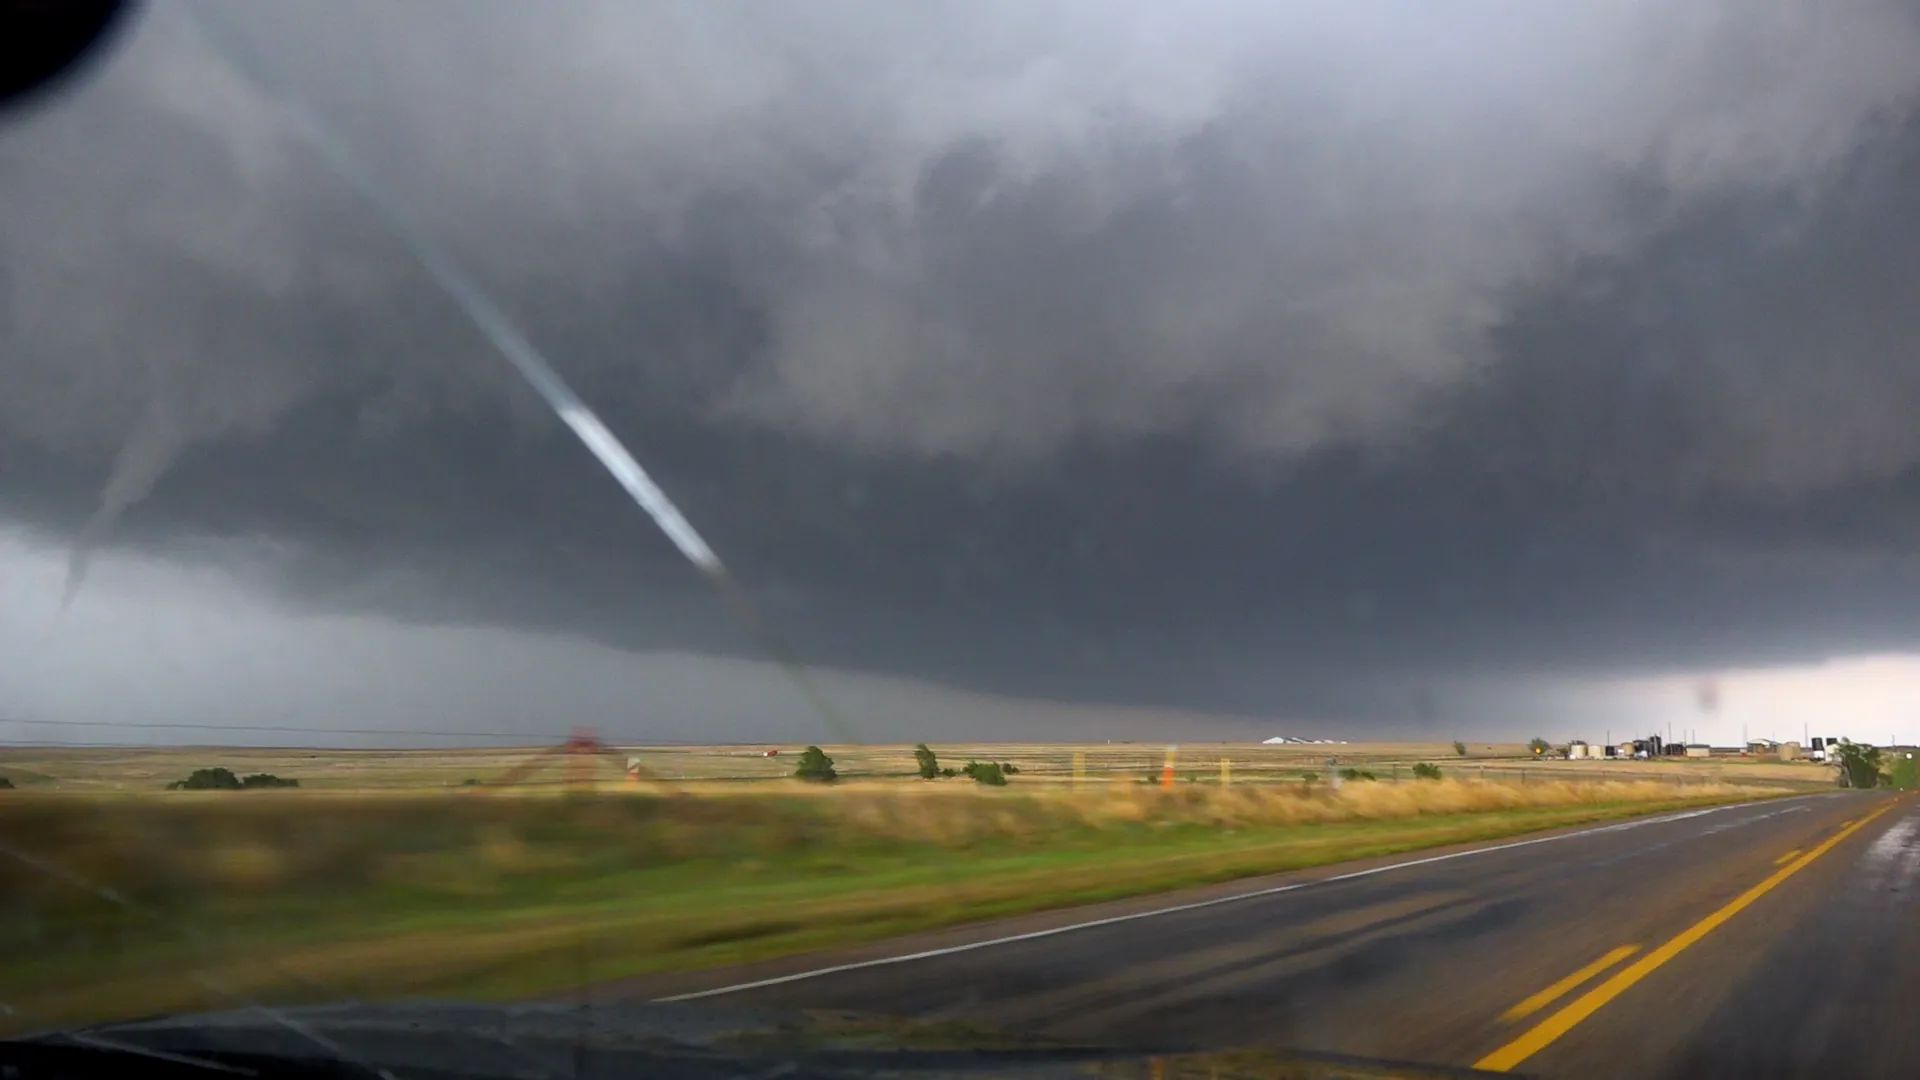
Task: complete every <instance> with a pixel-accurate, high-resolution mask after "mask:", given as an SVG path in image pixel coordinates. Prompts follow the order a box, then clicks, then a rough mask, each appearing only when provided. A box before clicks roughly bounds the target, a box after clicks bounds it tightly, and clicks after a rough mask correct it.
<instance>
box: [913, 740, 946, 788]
mask: <svg viewBox="0 0 1920 1080" xmlns="http://www.w3.org/2000/svg"><path fill="white" fill-rule="evenodd" d="M913 760H914V761H916V762H918V763H919V765H920V779H922V780H932V779H933V778H935V777H937V776H939V775H940V759H939V758H937V757H935V756H934V753H933V751H932V750H929V749H927V744H926V743H921V744H920V745H918V746H916V747H914V748H913Z"/></svg>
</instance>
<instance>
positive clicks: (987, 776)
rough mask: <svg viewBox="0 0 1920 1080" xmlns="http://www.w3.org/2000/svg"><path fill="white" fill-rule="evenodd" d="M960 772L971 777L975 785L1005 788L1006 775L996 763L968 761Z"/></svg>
mask: <svg viewBox="0 0 1920 1080" xmlns="http://www.w3.org/2000/svg"><path fill="white" fill-rule="evenodd" d="M960 771H961V772H964V773H966V774H967V775H968V776H971V777H973V779H974V782H975V783H980V784H986V785H988V786H989V787H1005V786H1006V784H1007V774H1006V772H1005V771H1004V770H1002V769H1001V768H1000V763H999V762H997V761H969V762H967V767H966V768H964V769H962V770H960Z"/></svg>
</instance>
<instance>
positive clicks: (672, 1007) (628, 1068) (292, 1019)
mask: <svg viewBox="0 0 1920 1080" xmlns="http://www.w3.org/2000/svg"><path fill="white" fill-rule="evenodd" d="M28 1050H32V1051H35V1052H39V1051H59V1052H63V1053H81V1052H86V1053H101V1054H108V1055H115V1054H117V1055H123V1057H122V1059H121V1062H120V1063H119V1064H116V1066H115V1067H116V1068H120V1067H123V1066H124V1065H126V1064H128V1063H130V1062H135V1061H138V1060H145V1061H148V1062H151V1063H152V1064H153V1065H154V1066H155V1067H156V1069H158V1070H159V1071H156V1072H154V1073H153V1074H152V1075H156V1076H157V1075H173V1073H171V1072H168V1071H167V1070H168V1069H178V1068H189V1069H191V1068H193V1067H194V1066H193V1063H194V1062H206V1063H210V1064H222V1065H230V1066H240V1067H243V1068H247V1069H251V1070H253V1071H254V1072H256V1073H258V1074H261V1075H266V1076H292V1075H299V1076H321V1075H327V1076H361V1077H371V1076H380V1075H390V1076H392V1077H395V1078H396V1080H442V1078H454V1077H459V1078H466V1080H479V1078H485V1080H493V1078H500V1080H591V1078H596V1077H660V1078H671V1080H720V1078H727V1080H732V1078H740V1077H756V1078H758V1077H782V1078H794V1077H835V1078H841V1077H848V1078H850V1077H879V1076H896V1075H897V1076H913V1077H919V1078H933V1077H941V1076H954V1077H962V1076H964V1077H981V1076H1021V1077H1053V1076H1059V1077H1086V1076H1108V1077H1114V1078H1116V1080H1134V1078H1138V1080H1179V1078H1185V1077H1206V1078H1210V1080H1228V1078H1233V1077H1248V1078H1255V1077H1258V1078H1263V1080H1265V1078H1272V1080H1279V1078H1288V1080H1291V1078H1300V1080H1319V1078H1331V1077H1353V1078H1376V1077H1378V1078H1386V1077H1443V1076H1472V1075H1481V1074H1478V1073H1475V1072H1474V1071H1473V1070H1467V1069H1458V1068H1444V1067H1434V1066H1425V1065H1416V1064H1410V1063H1398V1062H1379V1061H1367V1060H1362V1059H1357V1058H1349V1057H1343V1056H1336V1055H1317V1054H1305V1055H1303V1054H1294V1053H1288V1052H1283V1051H1272V1050H1235V1051H1217V1050H1208V1051H1205V1052H1199V1051H1194V1050H1192V1049H1190V1048H1179V1047H1168V1048H1166V1049H1165V1051H1164V1052H1152V1051H1142V1050H1139V1049H1128V1050H1111V1049H1103V1048H1098V1047H1084V1046H1071V1045H1063V1044H1059V1043H1048V1042H1042V1041H1039V1040H1033V1039H1026V1038H1021V1037H1017V1036H1010V1035H1006V1034H1003V1033H998V1032H993V1031H988V1030H984V1029H980V1028H975V1027H970V1026H967V1025H964V1024H958V1023H948V1022H927V1021H908V1020H898V1019H893V1018H887V1017H877V1016H870V1015H864V1014H854V1013H843V1012H826V1011H805V1012H797V1011H788V1010H775V1009H761V1008H754V1007H720V1008H715V1007H710V1006H695V1005H687V1004H648V1003H596V1004H592V1005H571V1004H564V1003H560V1004H556V1003H527V1004H502V1005H484V1004H471V1003H440V1002H414V1003H405V1004H394V1005H368V1004H357V1003H352V1004H337V1005H323V1006H308V1007H300V1008H286V1009H273V1010H266V1009H247V1010H239V1011H233V1012H218V1013H196V1014H191V1015H180V1016H169V1017H163V1018H158V1019H152V1020H142V1021H134V1022H130V1023H120V1024H109V1025H102V1026H98V1027H90V1028H84V1029H76V1030H71V1031H65V1032H52V1033H46V1034H41V1035H36V1036H31V1037H29V1038H27V1039H22V1040H15V1041H13V1042H11V1043H6V1044H0V1054H4V1053H6V1052H9V1051H13V1052H25V1051H28ZM142 1053H149V1054H157V1055H163V1056H155V1057H148V1058H145V1059H141V1058H139V1055H141V1054H142ZM125 1055H131V1056H130V1057H128V1056H125ZM40 1074H41V1075H50V1074H49V1073H47V1072H46V1071H45V1070H42V1071H41V1073H40ZM22 1075H26V1076H31V1075H34V1073H33V1072H31V1071H29V1072H24V1073H23V1074H22ZM200 1075H202V1076H205V1077H214V1076H217V1075H222V1074H220V1073H216V1072H212V1071H205V1070H202V1071H201V1072H200ZM226 1075H231V1074H226Z"/></svg>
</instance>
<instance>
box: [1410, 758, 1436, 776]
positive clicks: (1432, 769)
mask: <svg viewBox="0 0 1920 1080" xmlns="http://www.w3.org/2000/svg"><path fill="white" fill-rule="evenodd" d="M1413 778H1414V779H1415V780H1438V779H1440V766H1438V765H1435V764H1433V763H1431V762H1427V761H1421V762H1416V763H1414V766H1413Z"/></svg>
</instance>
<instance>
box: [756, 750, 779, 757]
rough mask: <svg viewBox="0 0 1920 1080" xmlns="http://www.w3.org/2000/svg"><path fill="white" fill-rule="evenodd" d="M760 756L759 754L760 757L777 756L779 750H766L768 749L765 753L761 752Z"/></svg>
mask: <svg viewBox="0 0 1920 1080" xmlns="http://www.w3.org/2000/svg"><path fill="white" fill-rule="evenodd" d="M760 756H761V757H779V756H780V751H778V750H768V751H766V752H765V753H763V754H761V755H760Z"/></svg>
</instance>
